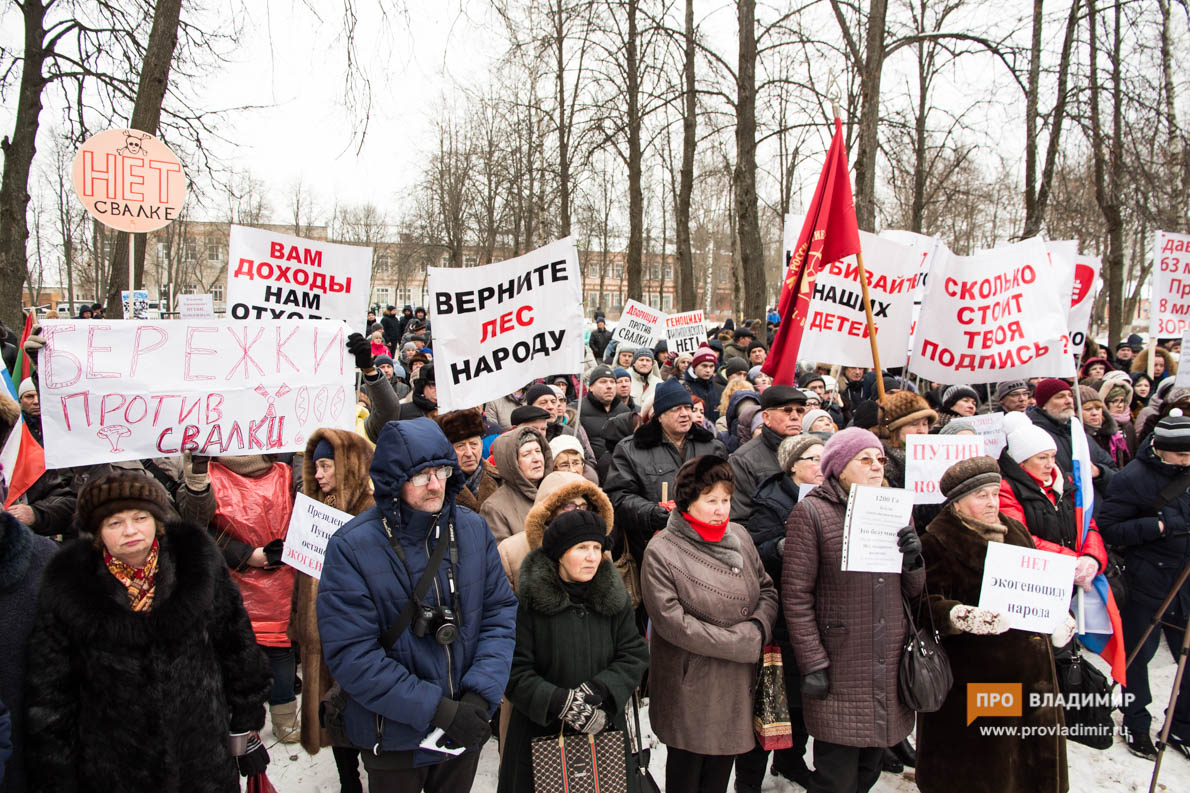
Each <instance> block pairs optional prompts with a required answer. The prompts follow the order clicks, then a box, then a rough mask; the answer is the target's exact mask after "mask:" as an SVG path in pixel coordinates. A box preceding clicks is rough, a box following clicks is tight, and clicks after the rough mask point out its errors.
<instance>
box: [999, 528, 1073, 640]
mask: <svg viewBox="0 0 1190 793" xmlns="http://www.w3.org/2000/svg"><path fill="white" fill-rule="evenodd" d="M1077 561H1078V560H1077V559H1076V558H1075V557H1074V556H1066V555H1064V554H1060V553H1053V552H1052V551H1038V550H1036V549H1035V548H1023V547H1021V546H1019V545H1009V544H1008V543H1004V542H989V543H988V550H987V556H986V557H984V560H983V583H982V585H981V586H980V590H979V607H980V608H981V609H991V610H992V611H999V612H1000V613H1002V614H1007V615H1008V622H1009V625H1010V626H1011V627H1012V628H1013V629H1014V630H1019V631H1037V632H1038V633H1053V632H1054V631H1056V630H1057V629H1058V626H1060V625H1061V624H1062V622H1063V621H1064V620H1065V619H1066V615H1067V614H1068V613H1069V609H1070V595H1071V592H1072V591H1073V590H1074V566H1075V564H1076V563H1077Z"/></svg>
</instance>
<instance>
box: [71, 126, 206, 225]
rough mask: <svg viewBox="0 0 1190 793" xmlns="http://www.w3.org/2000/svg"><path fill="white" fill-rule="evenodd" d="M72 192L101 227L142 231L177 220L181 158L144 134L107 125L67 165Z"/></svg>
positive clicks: (182, 192)
mask: <svg viewBox="0 0 1190 793" xmlns="http://www.w3.org/2000/svg"><path fill="white" fill-rule="evenodd" d="M70 170H71V178H72V181H73V182H74V192H75V193H76V194H77V195H78V197H79V200H80V201H81V202H82V203H83V207H84V208H85V209H86V210H87V212H89V213H90V214H91V216H92V217H94V218H95V219H96V220H98V221H99V222H100V223H102V224H103V225H105V226H107V227H108V228H113V229H118V230H119V231H133V232H137V233H143V232H146V231H156V230H157V229H160V228H164V227H165V226H167V225H169V224H170V223H171V222H173V221H174V220H176V219H177V217H178V213H179V212H180V211H181V210H182V204H183V203H185V201H186V177H185V175H184V174H183V173H182V162H181V161H180V160H179V159H178V158H177V157H176V156H175V155H174V153H173V152H172V151H170V150H169V147H168V146H166V145H165V144H164V143H162V142H161V141H160V140H158V139H157V138H155V137H154V136H152V135H150V134H149V133H147V132H141V131H140V130H136V129H109V130H107V131H106V132H100V133H97V134H95V135H92V136H91V137H89V138H87V140H86V141H85V142H84V143H83V145H82V146H80V147H79V150H78V152H77V153H76V154H75V155H74V162H73V163H72V164H71V169H70Z"/></svg>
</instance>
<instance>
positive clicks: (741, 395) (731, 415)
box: [724, 389, 760, 427]
mask: <svg viewBox="0 0 1190 793" xmlns="http://www.w3.org/2000/svg"><path fill="white" fill-rule="evenodd" d="M745 402H755V403H756V407H760V394H758V393H756V392H755V391H751V390H747V389H744V390H741V391H736V392H735V393H734V394H732V395H731V396H730V397H728V398H727V413H725V414H724V415H726V416H727V426H729V427H730V426H732V424H733V423H734V422H735V421H737V420H738V419H739V417H740V409H741V408H742V407H743V405H744V403H745Z"/></svg>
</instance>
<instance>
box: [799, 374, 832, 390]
mask: <svg viewBox="0 0 1190 793" xmlns="http://www.w3.org/2000/svg"><path fill="white" fill-rule="evenodd" d="M814 382H820V383H822V386H823V388H825V387H826V380H824V379H823V377H822V375H820V374H818V372H804V373H802V374H801V375H799V376H798V378H797V384H798V386H799V387H801V388H809V387H810V383H814Z"/></svg>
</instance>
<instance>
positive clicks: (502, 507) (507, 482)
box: [479, 427, 554, 543]
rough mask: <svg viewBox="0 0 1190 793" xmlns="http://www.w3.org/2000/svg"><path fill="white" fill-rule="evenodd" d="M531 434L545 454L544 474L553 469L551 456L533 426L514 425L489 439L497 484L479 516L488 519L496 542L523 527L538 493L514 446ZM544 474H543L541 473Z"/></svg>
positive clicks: (540, 435)
mask: <svg viewBox="0 0 1190 793" xmlns="http://www.w3.org/2000/svg"><path fill="white" fill-rule="evenodd" d="M529 436H532V437H534V438H536V439H537V442H538V443H539V444H541V452H542V454H543V455H545V474H544V476H549V475H550V472H551V471H553V470H554V456H553V454H552V453H551V452H550V445H549V444H548V443H546V441H545V436H544V435H542V434H541V433H540V432H538V431H537V430H535V429H533V428H532V427H517V428H516V429H511V430H509V431H508V432H506V433H504V434H503V435H501V436H500V437H499V438H496V440H495V441H494V442H493V443H492V460H493V461H494V462H495V463H496V470H497V472H498V473H499V475H500V480H501V482H500V487H498V488H496V492H495V493H493V494H492V495H490V496H489V497H488V499H487V500H486V501H484V502H483V505H482V506H480V508H479V514H480V516H481V517H482V518H483V519H484V520H486V521H487V522H488V528H490V529H491V530H492V536H494V537H495V538H496V542H497V543H499V542H500V541H501V540H503V539H504V538H506V537H511V536H512V535H514V534H519V533H520V532H522V531H524V530H525V518H527V517H529V510H530V509H532V508H533V499H535V498H536V497H537V485H538V483H536V482H530V481H529V480H528V479H526V478H525V475H524V474H523V473H521V469H520V466H518V465H517V450H518V449H519V448H520V447H521V442H522V440H523V439H525V438H527V437H529ZM543 478H544V477H543Z"/></svg>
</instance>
